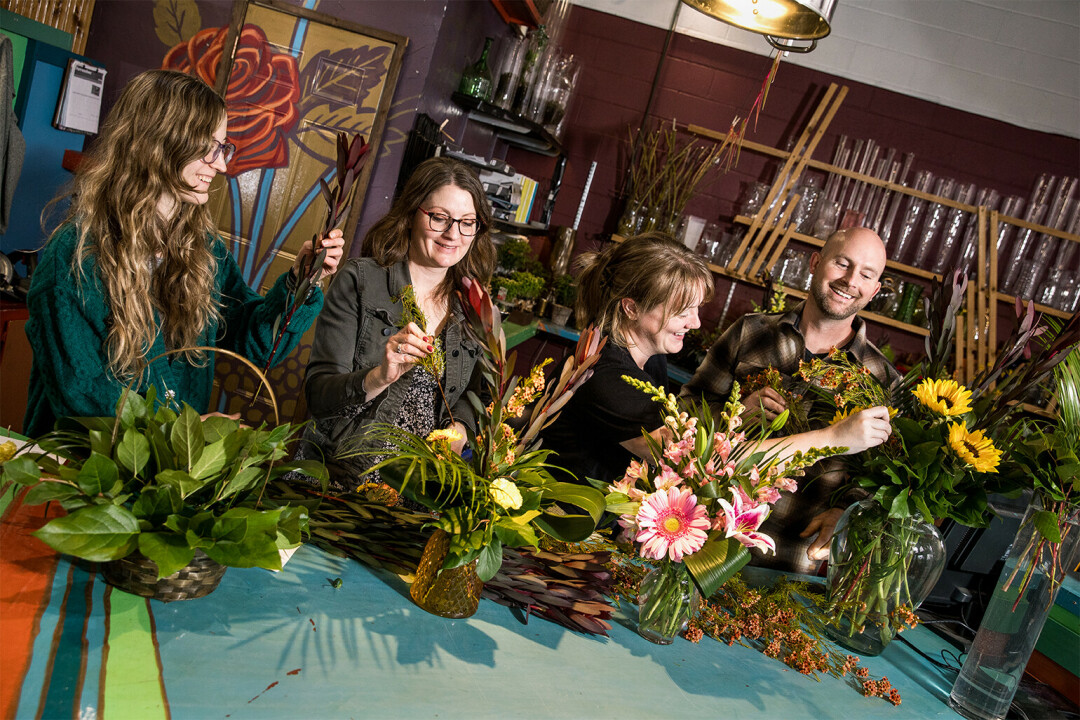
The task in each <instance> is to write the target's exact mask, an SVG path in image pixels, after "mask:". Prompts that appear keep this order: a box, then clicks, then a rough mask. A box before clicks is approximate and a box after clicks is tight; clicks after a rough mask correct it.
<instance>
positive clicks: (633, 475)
mask: <svg viewBox="0 0 1080 720" xmlns="http://www.w3.org/2000/svg"><path fill="white" fill-rule="evenodd" d="M623 477H625V478H626V479H627V480H630V481H631V482H633V481H635V480H644V479H645V478H647V477H649V466H648V464H646V463H643V462H639V461H637V460H631V461H630V466H629V467H627V468H626V473H625V474H624V475H623Z"/></svg>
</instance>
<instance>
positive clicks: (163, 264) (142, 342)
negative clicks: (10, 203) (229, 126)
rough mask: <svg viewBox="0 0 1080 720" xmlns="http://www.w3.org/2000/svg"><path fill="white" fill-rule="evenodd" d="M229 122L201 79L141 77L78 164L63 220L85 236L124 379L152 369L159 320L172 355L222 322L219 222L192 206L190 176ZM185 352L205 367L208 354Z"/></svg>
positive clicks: (84, 250)
mask: <svg viewBox="0 0 1080 720" xmlns="http://www.w3.org/2000/svg"><path fill="white" fill-rule="evenodd" d="M224 118H225V102H224V100H222V99H221V97H220V96H219V95H218V94H217V93H215V92H214V91H213V89H211V88H210V87H209V86H208V85H207V84H206V83H204V82H203V81H202V80H200V79H198V78H196V77H194V76H192V75H186V74H184V73H180V72H176V71H172V70H150V71H148V72H144V73H141V74H140V75H137V76H135V78H133V79H132V80H131V81H130V82H129V83H128V84H127V86H126V87H125V88H124V90H123V92H122V93H121V95H120V99H119V100H118V101H117V102H116V105H115V106H114V107H113V109H112V111H111V112H110V113H109V116H108V118H106V120H105V123H104V125H103V127H102V131H101V134H100V136H99V137H98V138H97V141H96V142H95V143H94V145H93V147H92V148H91V149H90V151H89V152H88V153H87V155H86V157H85V159H84V161H83V163H82V164H81V165H80V167H79V171H78V173H77V175H76V177H75V181H74V183H73V185H72V189H71V191H70V192H71V196H72V198H71V205H70V208H69V210H68V213H67V216H66V217H65V218H64V223H68V222H73V223H74V224H75V226H76V228H77V231H78V240H77V244H76V248H75V255H74V259H73V272H74V274H75V277H76V278H77V280H78V281H79V282H84V281H86V279H87V278H86V277H85V269H86V268H85V266H84V262H85V261H86V260H87V259H89V258H92V259H93V260H94V262H95V264H96V274H97V279H99V280H100V281H101V283H102V285H103V288H104V291H105V297H106V300H107V302H108V304H109V313H110V322H109V332H108V336H107V338H106V341H105V345H106V354H107V357H108V362H109V368H110V370H111V371H112V373H113V374H114V375H115V376H116V377H117V378H120V379H128V378H131V377H133V376H135V375H137V374H138V373H140V372H141V371H142V370H143V368H144V367H145V365H146V360H147V357H146V356H147V353H148V352H149V349H150V346H151V345H152V344H153V342H154V338H155V337H156V336H157V333H158V331H159V327H158V319H157V318H160V332H161V333H162V335H163V337H164V340H165V344H166V346H167V347H169V348H173V349H179V348H184V347H188V346H192V345H196V344H199V342H198V341H199V337H200V335H201V333H202V332H203V331H204V330H205V329H206V327H207V326H208V325H209V324H210V323H211V322H214V321H216V320H217V319H218V318H219V314H220V306H219V304H218V298H216V297H215V293H214V277H215V260H214V257H213V254H212V250H211V245H210V237H211V235H212V234H213V233H214V232H215V229H214V223H213V221H212V220H211V218H210V213H209V211H208V210H207V208H206V206H205V205H201V204H196V203H192V202H186V201H184V196H185V194H188V193H191V192H192V191H193V190H194V188H192V187H191V186H190V185H188V184H187V183H186V182H184V180H183V178H182V171H183V169H184V167H185V166H186V165H188V164H189V163H191V162H194V161H195V160H198V159H200V158H203V157H205V156H206V154H207V150H208V148H209V145H210V140H211V139H212V137H213V133H214V130H215V129H216V128H217V126H218V125H219V124H220V123H221V121H222V120H223V119H224ZM163 199H164V200H165V202H170V201H171V204H172V206H173V208H174V211H173V213H172V216H171V217H168V218H165V217H162V215H161V213H160V212H159V211H158V207H159V201H162V200H163ZM155 313H157V318H155ZM183 355H184V356H185V357H186V359H187V360H188V361H189V362H192V363H205V362H206V358H205V356H204V353H202V352H197V351H188V352H186V353H184V354H183Z"/></svg>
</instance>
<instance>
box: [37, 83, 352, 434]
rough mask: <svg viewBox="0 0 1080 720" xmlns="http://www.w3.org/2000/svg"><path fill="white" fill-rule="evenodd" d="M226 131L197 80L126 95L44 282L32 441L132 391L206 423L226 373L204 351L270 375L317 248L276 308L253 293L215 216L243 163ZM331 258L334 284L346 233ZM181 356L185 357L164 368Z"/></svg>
mask: <svg viewBox="0 0 1080 720" xmlns="http://www.w3.org/2000/svg"><path fill="white" fill-rule="evenodd" d="M225 129H226V113H225V102H224V101H223V100H222V99H221V97H220V96H219V95H217V94H216V93H215V92H214V91H213V90H212V89H211V88H210V87H209V86H207V85H206V84H205V83H204V82H203V81H202V80H199V79H198V78H196V77H194V76H191V75H186V74H184V73H179V72H175V71H170V70H151V71H149V72H144V73H142V74H140V75H137V76H136V77H135V78H133V79H132V80H131V82H129V83H128V85H127V86H126V87H125V88H124V90H123V92H122V94H121V95H120V98H119V100H118V101H117V103H116V105H115V107H114V108H113V109H112V111H111V112H110V113H109V116H108V118H107V119H106V121H105V123H104V126H103V128H102V132H101V135H100V136H99V137H98V138H97V140H96V142H95V143H94V145H93V147H92V148H91V150H90V151H89V152H88V153H87V156H86V158H85V160H84V161H83V163H82V165H81V167H80V169H79V172H78V173H77V175H76V177H75V182H74V185H73V187H72V190H71V204H70V208H69V210H68V212H67V215H66V217H65V219H64V222H63V223H62V224H61V225H60V226H59V227H58V228H57V229H56V230H55V231H54V232H53V234H52V236H51V237H50V239H49V242H48V243H47V244H46V246H45V249H44V250H43V251H42V255H41V259H40V262H39V264H38V267H37V269H36V270H35V272H34V276H33V283H32V285H31V288H30V293H29V297H28V299H27V303H28V305H29V309H30V319H29V321H28V322H27V324H26V332H27V336H28V337H29V339H30V344H31V346H32V347H33V350H34V362H33V369H32V371H31V378H30V391H29V402H28V407H27V413H26V419H25V422H24V427H23V431H24V432H25V433H27V434H29V435H32V436H33V435H37V434H40V433H42V432H45V431H47V430H49V429H51V427H52V425H53V423H54V422H55V420H57V419H58V418H62V417H68V416H76V417H79V416H108V415H112V414H113V413H114V412H115V406H116V402H117V400H118V399H119V398H120V394H121V392H122V391H123V389H124V388H125V387H126V386H127V385H128V384H129V383H131V382H134V387H135V389H136V390H137V391H139V392H145V391H146V390H147V389H148V388H150V387H151V386H153V387H155V388H156V392H157V397H158V398H159V400H161V402H163V403H167V404H175V405H178V404H179V402H180V401H184V402H187V403H188V404H190V405H191V406H192V407H194V408H195V409H196V410H198V411H199V412H206V410H207V408H208V405H209V401H210V391H211V387H212V383H213V376H214V362H213V356H212V355H208V354H207V353H205V352H203V351H200V350H195V349H192V348H194V347H196V346H208V347H222V348H227V349H230V350H233V351H234V352H237V353H240V354H241V355H244V356H245V357H247V358H248V359H250V360H252V362H254V363H256V364H258V365H262V364H263V363H265V361H266V358H267V356H268V355H269V353H270V351H271V347H272V345H273V337H272V334H273V327H274V323H275V320H276V319H277V318H278V317H279V316H280V315H281V314H282V312H283V310H284V309H285V308H284V306H285V299H286V295H287V292H288V288H289V287H291V285H290V283H295V282H296V278H295V273H296V270H297V268H298V267H299V266H300V263H301V262H302V261H303V259H304V257H305V256H308V255H310V254H311V243H310V242H309V243H307V244H305V246H304V247H303V249H302V250H301V252H300V253H299V255H298V257H297V259H296V263H295V264H294V265H293V269H292V270H290V272H288V273H285V274H283V275H282V276H281V277H280V278H278V280H277V282H276V283H275V284H274V286H273V287H272V288H271V289H270V291H269V292H268V293H267V295H266V297H265V298H264V297H262V296H260V295H259V294H257V293H256V292H255V291H253V290H251V289H250V288H249V287H248V286H247V284H246V283H245V282H244V280H243V277H242V276H241V273H240V269H239V267H238V266H237V264H236V262H235V260H234V259H233V256H232V254H231V253H230V252H229V250H228V249H227V248H226V246H225V243H224V242H223V241H222V239H221V237H220V236H219V234H218V233H217V230H216V228H215V227H214V223H213V221H212V219H211V217H210V213H209V211H208V210H207V208H206V202H207V201H208V200H209V193H210V184H211V182H212V181H213V179H214V177H215V176H216V175H218V173H221V172H224V171H225V170H226V164H227V163H228V162H229V160H230V159H231V158H232V155H233V153H234V152H235V147H234V146H233V145H232V143H230V142H228V139H227V138H226V136H225ZM323 246H324V247H326V248H327V257H326V262H325V265H324V270H323V273H324V275H328V274H332V273H333V272H334V270H335V269H336V267H337V264H338V262H339V260H340V257H341V254H342V251H343V246H344V241H343V239H342V237H341V232H340V231H337V230H335V231H334V232H332V233H331V234H330V235H329V236H328V237H327V238H325V239H324V240H323ZM321 306H322V292H321V290H318V289H316V290H315V291H314V292H312V293H311V295H310V296H309V297H308V298H306V300H305V301H304V305H303V306H302V307H300V308H298V309H297V310H296V313H295V314H294V316H293V320H292V323H291V324H290V327H289V331H288V333H287V334H286V336H285V338H284V339H283V341H282V343H281V346H280V347H279V348H278V351H277V354H276V357H277V358H281V357H284V356H286V355H287V354H288V352H289V351H290V350H291V349H292V348H293V347H294V346H295V344H296V342H297V341H298V340H299V338H300V336H301V335H302V334H303V332H304V331H305V330H306V329H307V328H308V327H309V326H310V324H311V323H312V321H313V320H314V319H315V316H316V314H317V313H318V312H319V309H320V308H321ZM171 350H176V351H179V352H177V353H175V354H172V355H166V356H163V354H164V353H166V352H168V351H171ZM155 358H156V359H155ZM151 361H152V362H151Z"/></svg>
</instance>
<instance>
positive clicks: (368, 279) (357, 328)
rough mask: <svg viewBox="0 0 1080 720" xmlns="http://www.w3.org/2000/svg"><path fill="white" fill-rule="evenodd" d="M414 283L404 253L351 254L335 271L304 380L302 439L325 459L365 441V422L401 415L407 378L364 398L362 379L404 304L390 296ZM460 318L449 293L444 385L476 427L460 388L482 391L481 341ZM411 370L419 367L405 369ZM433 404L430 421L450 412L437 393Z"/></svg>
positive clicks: (439, 423) (458, 413)
mask: <svg viewBox="0 0 1080 720" xmlns="http://www.w3.org/2000/svg"><path fill="white" fill-rule="evenodd" d="M411 283H412V280H411V279H410V277H409V269H408V265H407V263H406V262H404V261H402V262H400V263H398V264H396V265H393V266H391V267H389V268H383V267H380V266H379V265H378V263H376V262H375V261H374V260H373V259H371V258H351V259H349V260H348V261H346V262H345V264H344V267H342V268H341V269H340V270H339V271H338V272H337V274H336V275H335V276H334V280H333V282H332V283H331V285H330V289H329V290H328V291H327V293H326V302H325V304H324V306H323V310H322V313H320V315H319V319H318V323H317V325H316V326H315V340H314V342H313V343H312V346H311V358H310V360H309V362H308V367H307V375H306V377H305V386H304V390H305V394H306V396H307V403H308V412H310V413H311V415H312V417H314V419H315V422H314V423H313V424H311V425H309V426H308V428H307V431H306V432H305V433H304V439H305V440H306V441H308V442H314V443H315V444H316V445H318V446H319V449H320V450H321V451H322V455H323V457H324V458H326V459H327V460H330V459H331V458H333V457H334V456H335V455H336V454H337V452H338V450H339V449H341V448H342V447H343V446H344V447H355V446H357V445H358V444H359V443H360V442H362V438H361V434H362V433H363V429H364V427H365V426H367V425H368V424H370V423H374V422H394V421H395V420H396V419H397V417H398V413H399V411H400V409H401V403H402V400H403V399H404V396H405V390H406V388H407V386H408V382H401V380H400V379H399V380H398V382H395V383H394V384H393V385H391V386H390V387H389V388H387V389H386V390H384V391H383V392H382V393H380V394H379V395H378V396H376V397H375V398H374V399H373V400H372V401H371V402H365V400H364V395H365V393H364V388H363V379H364V376H365V375H366V374H367V373H368V371H369V370H371V369H372V368H374V367H375V366H377V365H378V364H379V363H380V362H382V358H383V350H384V348H385V347H386V343H387V341H388V340H389V338H390V336H391V335H393V334H394V333H396V332H397V331H398V328H399V327H401V316H402V310H403V308H402V304H401V303H400V302H394V301H393V299H392V298H396V297H400V296H401V294H402V290H403V289H404V288H405V286H407V285H409V284H411ZM464 321H465V317H464V314H463V312H462V309H461V306H460V304H459V302H458V299H457V298H456V297H454V298H452V299H451V301H450V317H449V319H448V320H447V324H446V345H445V347H444V351H445V354H446V371H445V375H444V378H443V392H444V393H445V395H446V402H447V403H449V404H450V407H451V408H453V417H454V419H455V420H458V421H460V422H461V423H463V424H464V425H466V426H468V427H470V428H472V429H474V430H475V415H474V412H473V410H472V407H471V406H470V405H469V403H468V400H467V399H466V396H465V392H466V390H470V389H471V390H473V392H476V393H477V395H479V394H480V392H479V388H480V386H481V375H480V366H479V364H478V363H477V358H478V356H479V355H480V352H481V348H480V346H479V345H477V344H476V343H475V342H473V341H472V340H470V339H469V338H468V337H467V336H466V334H465V328H464V325H463V323H464ZM413 372H423V370H421V369H419V368H413V369H412V370H409V373H413ZM403 377H404V376H403ZM437 405H438V406H437V407H436V412H435V425H436V427H443V426H445V425H446V424H448V423H449V421H450V415H449V414H448V413H447V410H446V406H445V405H444V404H443V403H442V401H441V398H440V399H439V402H438V404H437ZM304 455H306V456H308V457H314V456H317V453H312V452H311V451H310V450H309V451H305V452H304ZM341 464H343V465H350V464H352V463H349V462H344V463H341Z"/></svg>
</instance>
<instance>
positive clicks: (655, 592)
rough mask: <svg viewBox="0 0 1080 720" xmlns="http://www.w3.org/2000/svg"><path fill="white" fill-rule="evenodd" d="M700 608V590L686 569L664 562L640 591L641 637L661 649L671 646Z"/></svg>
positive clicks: (643, 582)
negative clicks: (664, 646)
mask: <svg viewBox="0 0 1080 720" xmlns="http://www.w3.org/2000/svg"><path fill="white" fill-rule="evenodd" d="M699 604H700V595H699V593H698V591H697V586H696V585H694V580H693V578H691V577H690V571H689V570H687V569H686V566H685V565H684V564H682V563H681V562H673V561H671V560H667V559H665V560H661V561H660V564H659V565H657V566H656V567H655V568H653V569H652V570H650V571H649V572H648V574H646V575H645V577H644V578H643V579H642V581H641V587H640V588H639V589H638V634H639V635H641V637H643V638H645V639H646V640H648V641H649V642H654V643H656V644H657V645H670V644H671V643H672V641H674V640H675V637H676V636H677V635H678V634H679V633H680V632H682V631H683V630H685V629H686V626H687V625H688V624H689V622H690V618H691V617H692V616H693V614H694V612H695V611H696V610H697V607H698V605H699Z"/></svg>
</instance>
